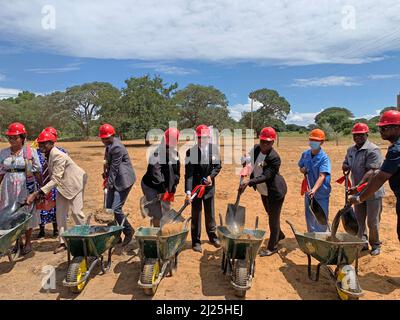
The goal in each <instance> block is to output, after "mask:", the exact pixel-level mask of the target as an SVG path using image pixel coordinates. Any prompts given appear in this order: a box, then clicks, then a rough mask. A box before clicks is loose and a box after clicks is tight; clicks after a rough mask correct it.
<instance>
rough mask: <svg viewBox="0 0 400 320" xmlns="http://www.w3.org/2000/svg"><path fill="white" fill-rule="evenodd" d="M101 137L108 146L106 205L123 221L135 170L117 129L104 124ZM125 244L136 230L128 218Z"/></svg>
mask: <svg viewBox="0 0 400 320" xmlns="http://www.w3.org/2000/svg"><path fill="white" fill-rule="evenodd" d="M99 132H100V133H99V137H100V138H101V140H102V142H103V144H104V145H105V146H106V151H105V155H104V173H103V179H105V181H106V188H107V190H108V191H107V198H106V207H107V208H110V209H112V210H113V211H114V217H115V220H116V221H117V222H118V223H122V221H123V219H124V217H125V215H124V213H123V211H122V207H123V206H124V204H125V201H126V199H127V198H128V194H129V192H130V191H131V188H132V186H133V184H134V183H135V182H136V175H135V171H134V169H133V167H132V163H131V160H130V159H129V154H128V151H127V150H126V148H125V146H124V145H123V144H122V143H121V141H120V140H119V139H118V138H116V137H115V129H114V128H113V127H112V126H111V125H109V124H104V125H102V126H101V127H100V129H99ZM123 233H124V235H125V238H124V241H123V243H122V245H123V246H125V245H127V244H129V243H130V242H131V240H132V237H133V233H134V230H133V228H132V226H131V224H130V223H129V222H128V219H126V220H125V223H124V230H123Z"/></svg>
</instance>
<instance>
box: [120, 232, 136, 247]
mask: <svg viewBox="0 0 400 320" xmlns="http://www.w3.org/2000/svg"><path fill="white" fill-rule="evenodd" d="M132 239H133V234H132V233H130V234H127V235H125V238H124V241H122V246H123V247H125V246H127V245H128V244H129V243H131V241H132Z"/></svg>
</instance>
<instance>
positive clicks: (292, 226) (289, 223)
mask: <svg viewBox="0 0 400 320" xmlns="http://www.w3.org/2000/svg"><path fill="white" fill-rule="evenodd" d="M286 223H287V224H288V225H289V226H290V228H291V229H292V231H293V233H294V234H296V229H295V228H294V225H293V224H292V223H291V222H290V221H289V220H286Z"/></svg>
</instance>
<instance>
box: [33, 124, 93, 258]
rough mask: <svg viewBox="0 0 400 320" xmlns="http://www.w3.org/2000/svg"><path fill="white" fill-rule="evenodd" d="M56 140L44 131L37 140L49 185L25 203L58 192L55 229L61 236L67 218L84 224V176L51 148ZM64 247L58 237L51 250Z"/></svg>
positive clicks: (65, 156) (68, 158)
mask: <svg viewBox="0 0 400 320" xmlns="http://www.w3.org/2000/svg"><path fill="white" fill-rule="evenodd" d="M55 141H56V137H55V136H54V135H53V134H51V133H50V132H46V131H43V132H42V133H41V134H40V135H39V137H38V138H37V142H38V143H39V149H40V152H42V153H43V154H44V155H45V156H46V158H47V163H48V170H49V182H48V183H46V184H45V185H44V186H43V187H41V188H40V189H39V190H38V191H35V192H34V193H32V194H31V195H30V196H29V197H28V199H27V203H28V204H31V203H33V202H34V201H35V199H36V198H38V197H42V198H43V197H45V195H48V194H49V193H50V192H51V190H53V189H54V188H57V190H58V193H57V196H56V205H57V216H56V219H57V225H58V227H59V231H60V234H61V233H63V232H64V231H66V230H67V229H68V225H67V218H68V213H69V211H71V213H72V214H71V216H72V218H73V219H74V221H75V223H76V224H78V225H81V224H84V223H85V222H86V221H85V220H86V219H85V215H84V213H83V212H82V209H83V192H84V189H85V186H86V181H87V174H86V173H85V171H83V170H82V169H81V168H80V167H79V166H78V165H77V164H76V163H75V162H74V161H73V160H72V159H71V158H70V157H69V156H68V155H67V154H65V153H64V152H62V151H60V150H59V149H57V148H55V147H54V143H55ZM66 248H67V247H66V245H65V243H64V240H63V239H62V238H61V237H60V244H59V245H58V247H57V248H56V249H55V250H54V253H59V252H62V251H63V250H65V249H66Z"/></svg>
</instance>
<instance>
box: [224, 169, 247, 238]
mask: <svg viewBox="0 0 400 320" xmlns="http://www.w3.org/2000/svg"><path fill="white" fill-rule="evenodd" d="M242 182H243V176H242V175H241V176H240V184H239V186H240V185H241V184H242ZM241 195H242V191H240V188H239V189H238V193H237V196H236V202H235V204H232V203H229V204H228V208H227V211H226V216H225V224H226V226H227V228H228V230H229V231H230V232H231V233H232V234H236V235H238V234H240V233H242V232H243V228H244V223H245V220H246V208H245V207H242V206H240V205H239V202H240V196H241Z"/></svg>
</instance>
